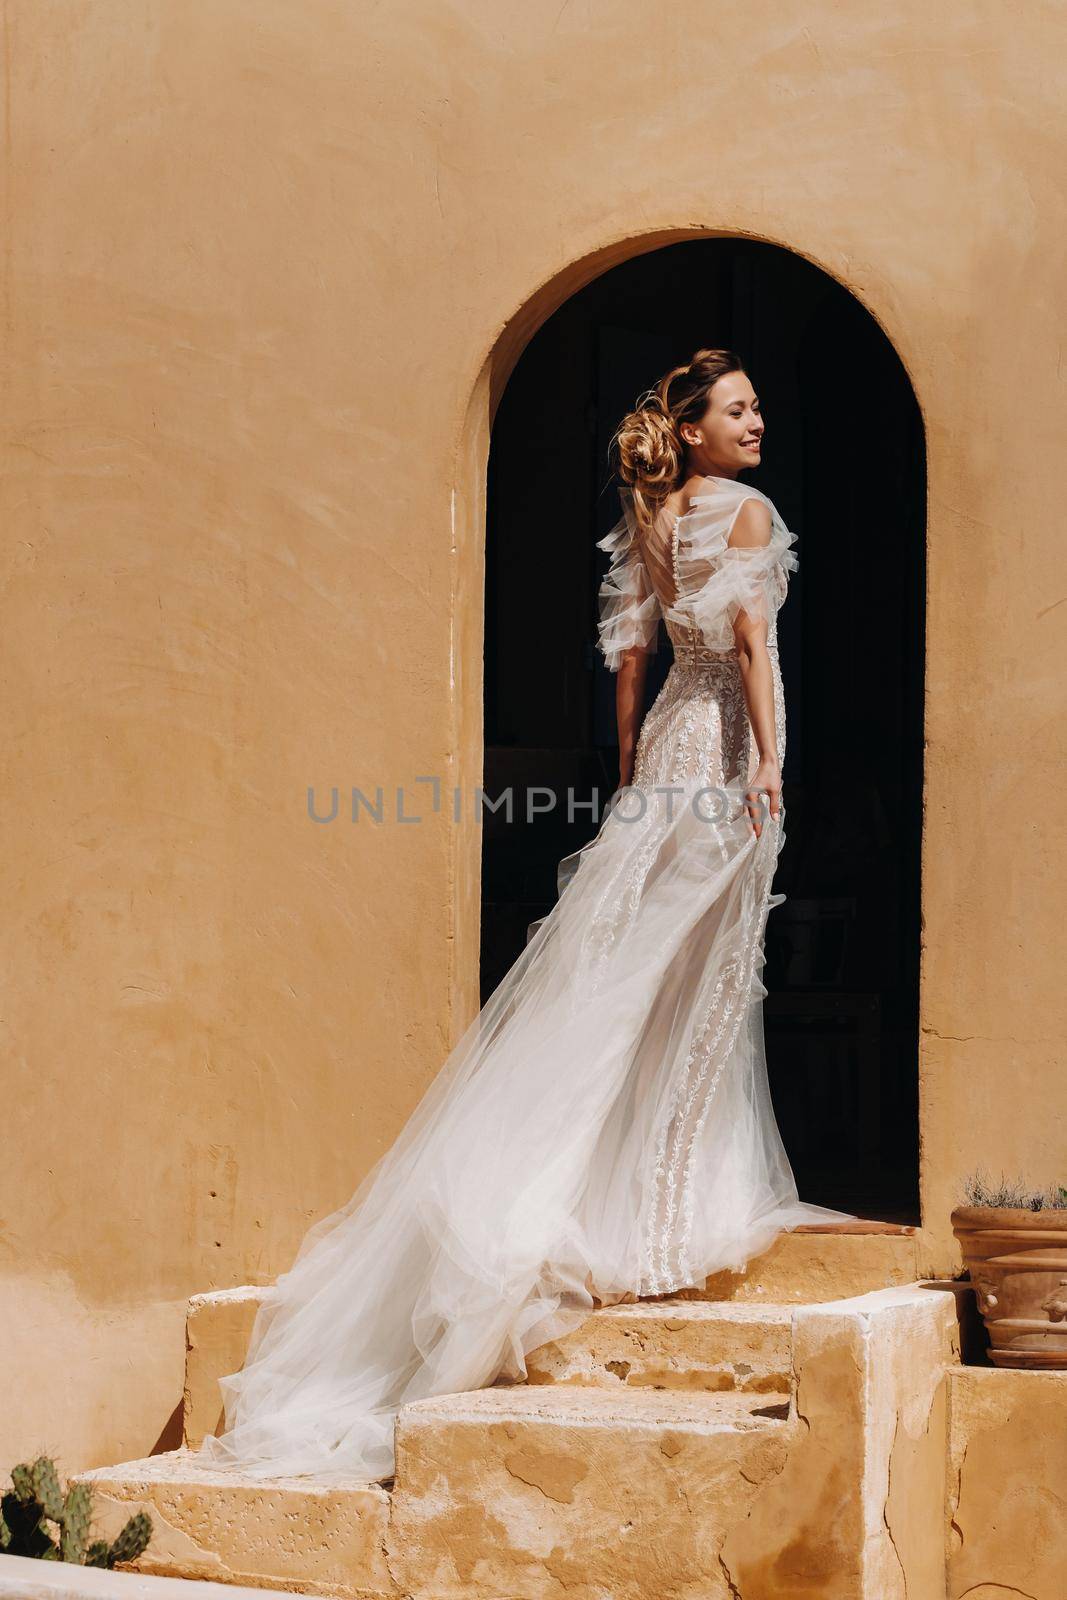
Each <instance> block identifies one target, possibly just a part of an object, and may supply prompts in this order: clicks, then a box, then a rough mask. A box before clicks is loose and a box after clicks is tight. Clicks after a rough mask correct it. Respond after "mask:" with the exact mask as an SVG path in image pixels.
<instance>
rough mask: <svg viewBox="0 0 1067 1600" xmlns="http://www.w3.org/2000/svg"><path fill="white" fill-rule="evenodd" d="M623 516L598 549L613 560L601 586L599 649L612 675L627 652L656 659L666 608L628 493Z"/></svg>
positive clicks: (599, 544)
mask: <svg viewBox="0 0 1067 1600" xmlns="http://www.w3.org/2000/svg"><path fill="white" fill-rule="evenodd" d="M621 499H622V504H623V514H622V516H621V517H620V518H619V520H618V522H617V523H616V524H615V526H614V527H613V528H611V529H610V531H609V532H608V533H606V534H605V535H604V537H603V539H598V540H597V549H598V550H606V551H607V552H608V555H609V556H610V558H611V560H610V563H609V565H608V570H607V573H606V574H605V577H604V580H603V582H602V583H601V585H600V593H599V612H600V620H599V622H598V624H597V631H598V634H599V637H598V640H597V649H598V650H599V651H600V652H601V654H602V655H603V657H604V660H605V662H606V663H607V666H608V669H609V670H610V671H611V672H618V670H619V667H620V666H621V665H622V657H623V652H624V651H626V650H632V649H634V648H637V649H640V650H643V651H644V652H645V653H646V654H647V655H654V654H655V653H656V650H657V649H658V647H659V620H660V617H661V616H662V614H663V613H662V608H661V606H660V603H659V598H658V596H657V595H656V591H655V590H654V589H653V587H652V583H651V581H650V579H649V576H648V571H647V569H646V567H645V563H644V561H643V560H642V558H641V551H640V545H639V542H638V533H637V526H636V521H635V518H634V513H633V510H632V507H631V505H630V503H629V496H628V491H626V490H623V491H621Z"/></svg>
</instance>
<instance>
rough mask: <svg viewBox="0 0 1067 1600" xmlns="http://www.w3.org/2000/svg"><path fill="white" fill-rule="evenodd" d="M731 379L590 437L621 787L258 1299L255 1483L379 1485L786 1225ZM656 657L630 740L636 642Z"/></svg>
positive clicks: (762, 555)
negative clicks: (408, 1454)
mask: <svg viewBox="0 0 1067 1600" xmlns="http://www.w3.org/2000/svg"><path fill="white" fill-rule="evenodd" d="M763 432H764V422H763V417H762V414H761V411H760V406H759V401H758V399H757V397H756V393H755V391H754V389H753V387H752V384H751V383H750V381H749V378H748V375H747V374H746V372H745V371H744V369H743V367H742V365H741V362H740V360H739V358H738V357H737V356H736V355H735V354H734V353H733V352H732V351H729V350H700V351H698V352H697V353H696V354H695V355H694V357H693V359H692V360H691V361H690V362H688V363H687V364H686V365H684V366H679V367H676V368H674V369H673V370H672V371H671V372H669V373H667V374H666V375H665V376H664V377H663V378H662V379H661V380H660V381H659V382H658V383H657V384H656V385H655V387H654V388H652V389H651V390H649V391H648V393H647V394H646V395H645V396H643V397H642V399H641V400H640V401H639V402H638V404H637V407H636V409H635V410H634V411H632V412H630V413H629V414H628V415H627V416H626V417H625V418H624V419H623V421H622V423H621V425H620V427H619V429H618V431H617V433H616V436H615V440H614V444H615V446H616V450H617V461H618V473H619V476H620V478H621V480H622V483H623V485H624V487H623V489H622V491H621V501H622V511H623V514H622V516H621V517H620V519H619V521H618V522H617V523H616V524H615V526H614V527H613V528H612V529H611V531H610V532H609V533H608V534H607V535H606V537H605V538H603V539H602V540H601V541H600V548H601V549H603V550H605V551H607V552H608V554H609V557H610V566H609V570H608V572H607V575H606V577H605V579H604V581H603V584H602V586H601V590H600V599H599V605H600V614H599V648H600V649H601V651H602V652H603V655H604V657H605V660H606V662H607V665H608V667H609V668H610V669H611V670H612V671H613V672H616V673H617V680H616V702H617V711H618V724H619V754H620V774H619V776H620V787H619V789H618V790H617V791H616V793H615V794H614V795H613V796H612V802H611V804H610V805H609V807H608V808H607V810H606V812H605V815H604V818H603V820H602V822H601V825H600V828H599V831H598V832H597V834H596V836H595V838H594V839H592V840H591V841H590V842H589V843H588V844H586V845H584V846H583V847H582V849H581V850H579V851H576V852H575V853H574V855H572V856H570V857H567V858H565V860H564V861H563V862H561V863H560V884H561V892H560V896H559V899H558V901H557V903H556V905H555V906H554V907H553V909H552V911H551V912H550V913H549V914H548V916H546V917H544V918H543V919H542V920H541V921H540V922H539V923H535V924H534V925H533V929H532V933H531V937H530V940H529V942H528V944H527V946H526V948H525V950H524V951H523V952H522V954H521V955H520V956H519V957H518V959H517V960H516V962H515V964H514V965H513V966H512V968H511V969H510V971H509V972H508V973H507V974H506V976H505V977H504V979H503V980H502V981H501V983H500V985H499V987H498V988H497V989H496V991H495V992H494V993H493V994H492V995H491V996H490V998H489V999H488V1001H487V1002H486V1004H485V1005H484V1006H483V1008H482V1010H481V1011H480V1012H479V1014H478V1015H477V1016H476V1017H475V1018H474V1020H473V1021H472V1022H471V1023H470V1025H469V1027H468V1028H467V1030H466V1032H465V1033H464V1034H463V1035H462V1037H461V1038H460V1040H459V1042H458V1043H457V1044H456V1045H455V1047H454V1049H453V1050H452V1052H451V1054H450V1055H449V1056H448V1058H447V1060H446V1061H445V1062H444V1064H443V1065H442V1067H441V1069H440V1070H439V1072H438V1074H437V1076H436V1077H435V1078H434V1080H433V1081H432V1083H431V1084H430V1086H429V1088H428V1090H427V1091H426V1093H425V1095H424V1096H423V1098H422V1100H421V1102H420V1103H419V1105H418V1106H417V1107H416V1109H415V1111H414V1113H413V1114H412V1116H411V1118H410V1119H409V1121H408V1123H407V1125H406V1126H405V1127H404V1128H403V1130H402V1131H401V1133H400V1135H399V1137H398V1138H397V1140H396V1142H395V1144H394V1145H393V1146H392V1148H391V1149H389V1150H388V1151H387V1152H386V1153H385V1154H384V1155H383V1156H382V1157H381V1158H380V1159H379V1161H378V1162H377V1164H376V1165H375V1166H374V1167H373V1168H372V1169H371V1171H370V1172H369V1173H368V1174H367V1175H366V1177H365V1178H364V1179H363V1181H362V1183H361V1184H360V1186H359V1188H358V1189H357V1190H356V1192H355V1194H354V1195H353V1196H352V1198H351V1199H350V1200H349V1201H348V1203H347V1204H346V1205H345V1206H343V1207H342V1208H341V1210H339V1211H337V1212H335V1213H334V1214H333V1215H331V1216H327V1217H326V1218H324V1219H323V1220H321V1221H320V1222H318V1223H317V1224H316V1225H315V1226H314V1227H312V1228H311V1230H310V1232H309V1233H308V1234H307V1235H306V1236H305V1238H304V1240H303V1242H302V1244H301V1246H300V1249H299V1251H298V1253H297V1256H296V1259H295V1261H294V1264H293V1266H292V1267H291V1269H290V1270H289V1271H288V1272H286V1273H283V1274H282V1276H281V1277H280V1278H279V1279H278V1280H277V1283H276V1284H275V1285H274V1286H273V1287H272V1289H271V1290H270V1291H269V1292H268V1295H267V1297H266V1299H265V1300H264V1303H263V1305H262V1306H261V1308H260V1310H259V1312H258V1314H257V1317H256V1321H255V1324H254V1327H253V1330H252V1336H251V1342H250V1345H249V1349H248V1353H247V1356H246V1359H245V1363H244V1366H243V1368H242V1370H241V1371H240V1372H237V1373H234V1374H232V1375H230V1376H228V1377H225V1378H223V1379H221V1388H222V1391H223V1397H224V1402H225V1415H224V1430H223V1432H222V1433H221V1435H220V1436H219V1437H217V1438H208V1439H207V1440H205V1442H204V1444H203V1446H202V1447H201V1450H200V1452H199V1459H202V1460H203V1461H204V1462H205V1463H206V1464H211V1465H218V1464H224V1465H229V1466H235V1467H239V1468H240V1469H241V1470H242V1471H243V1472H246V1473H249V1474H252V1475H254V1476H258V1477H277V1476H282V1475H287V1474H308V1473H309V1474H314V1475H315V1476H316V1477H317V1478H331V1477H349V1478H351V1477H356V1478H366V1479H377V1478H385V1477H389V1476H390V1475H391V1474H392V1473H393V1470H394V1456H393V1424H394V1421H395V1418H396V1414H397V1412H398V1410H399V1409H400V1407H401V1406H402V1405H404V1404H405V1403H407V1402H409V1401H412V1400H416V1399H420V1398H423V1397H426V1396H429V1395H438V1394H449V1393H457V1392H460V1391H464V1390H469V1389H475V1388H481V1387H484V1386H486V1385H488V1384H490V1383H492V1382H493V1381H494V1379H497V1378H503V1379H505V1380H507V1379H522V1378H524V1377H525V1376H526V1363H525V1357H526V1355H527V1354H528V1353H529V1352H530V1351H531V1350H533V1349H534V1348H535V1347H536V1346H538V1345H541V1344H543V1343H545V1342H546V1341H547V1340H550V1339H554V1338H557V1337H559V1336H560V1335H561V1334H563V1333H566V1332H568V1331H570V1330H572V1329H574V1328H575V1327H577V1326H578V1325H579V1324H580V1323H581V1322H583V1321H584V1320H585V1319H586V1318H587V1317H588V1316H589V1314H590V1313H591V1312H592V1311H593V1310H594V1309H595V1308H596V1307H597V1306H598V1305H607V1304H612V1303H617V1302H619V1301H621V1300H627V1299H633V1298H635V1297H638V1296H655V1295H668V1294H670V1293H672V1292H674V1291H676V1290H678V1289H681V1288H683V1287H685V1286H688V1285H699V1284H702V1283H703V1282H704V1280H705V1279H706V1278H707V1277H708V1275H709V1274H711V1273H714V1272H717V1271H720V1270H721V1269H723V1268H733V1269H740V1268H742V1267H743V1266H744V1265H745V1263H746V1262H747V1261H748V1260H749V1259H750V1258H751V1257H753V1256H755V1255H758V1254H759V1253H760V1252H762V1251H764V1250H765V1249H766V1248H767V1247H768V1246H769V1245H770V1244H771V1242H772V1240H773V1239H774V1238H775V1236H776V1235H777V1234H778V1233H779V1232H780V1231H781V1230H782V1229H785V1228H792V1227H796V1226H797V1225H798V1224H799V1223H803V1222H813V1221H820V1222H826V1221H827V1220H831V1219H836V1218H840V1217H843V1216H845V1215H846V1213H842V1212H836V1211H831V1210H828V1209H826V1208H824V1207H821V1206H814V1205H809V1204H805V1203H802V1202H801V1201H800V1200H799V1199H798V1196H797V1189H796V1184H795V1181H794V1178H793V1174H792V1171H791V1169H790V1166H789V1162H788V1159H787V1157H786V1154H785V1150H784V1148H783V1146H782V1142H781V1138H780V1136H779V1132H778V1127H777V1124H776V1122H775V1118H774V1112H773V1109H772V1106H771V1101H770V1095H769V1091H768V1085H767V1068H766V1059H765V1055H764V1042H763V1018H762V1000H763V997H764V995H765V994H766V993H767V991H766V989H765V988H764V987H763V984H762V983H761V981H760V971H761V969H762V967H763V964H764V934H765V928H766V920H767V915H768V911H769V910H770V908H771V907H772V906H775V905H777V904H778V903H779V902H780V901H782V900H783V899H784V898H785V897H784V895H781V894H777V895H776V894H772V893H771V880H772V877H773V875H774V870H775V865H776V863H777V859H778V854H779V851H780V849H781V846H782V841H783V831H782V829H783V818H784V814H785V813H784V807H783V805H782V796H781V762H782V758H783V756H784V754H785V704H784V698H783V690H782V678H781V673H780V670H779V664H778V647H777V641H776V618H777V613H778V610H779V608H780V606H781V604H782V602H783V600H784V599H785V596H786V587H787V581H788V574H789V573H790V572H791V571H793V570H795V568H796V565H797V561H796V556H795V555H794V554H793V552H792V550H791V548H790V547H791V545H792V544H794V543H795V535H794V534H793V533H791V532H790V531H789V530H788V529H787V528H786V526H785V525H784V523H783V522H782V519H781V517H780V516H779V515H778V512H777V511H776V509H775V507H774V506H773V504H772V503H771V501H770V500H769V499H768V498H767V496H766V495H765V494H763V493H762V492H761V491H760V490H759V489H756V488H753V487H751V486H750V485H748V484H742V483H740V482H739V481H738V474H739V473H741V472H744V471H747V470H748V469H750V468H752V467H755V466H758V465H759V460H760V446H761V442H762V438H763ZM661 618H662V619H663V621H664V623H665V625H666V630H667V634H668V636H669V639H670V642H671V645H672V648H673V652H674V660H673V663H672V665H671V668H670V671H669V673H668V674H667V678H666V681H665V682H664V684H663V687H662V689H661V690H660V692H659V694H658V696H657V697H656V699H655V702H654V703H653V705H652V706H651V708H650V710H649V711H648V714H647V716H645V717H644V720H643V721H642V719H641V713H642V706H643V695H644V688H645V675H646V669H647V665H648V656H649V654H650V653H651V652H652V651H654V650H655V649H656V647H657V633H658V625H659V622H660V619H661Z"/></svg>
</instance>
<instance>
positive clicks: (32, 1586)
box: [0, 1556, 295, 1600]
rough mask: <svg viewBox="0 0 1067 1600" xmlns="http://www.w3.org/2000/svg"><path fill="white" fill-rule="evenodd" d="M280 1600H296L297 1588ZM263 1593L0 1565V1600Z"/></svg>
mask: <svg viewBox="0 0 1067 1600" xmlns="http://www.w3.org/2000/svg"><path fill="white" fill-rule="evenodd" d="M274 1593H275V1597H276V1600H286V1597H287V1596H288V1597H289V1600H295V1591H294V1590H292V1589H277V1590H275V1591H274ZM262 1595H263V1590H262V1589H260V1588H255V1589H248V1588H245V1587H243V1586H241V1587H238V1586H236V1585H234V1584H222V1583H198V1582H196V1581H195V1580H193V1581H191V1582H190V1581H189V1580H188V1579H185V1578H154V1577H152V1576H150V1575H149V1574H148V1573H144V1572H123V1571H121V1570H113V1571H107V1570H105V1569H104V1568H101V1567H78V1566H75V1565H74V1564H73V1563H72V1562H69V1561H31V1560H30V1559H29V1558H28V1557H26V1556H4V1557H3V1559H2V1560H0V1600H262Z"/></svg>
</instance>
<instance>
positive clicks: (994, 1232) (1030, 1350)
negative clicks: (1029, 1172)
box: [952, 1206, 1067, 1370]
mask: <svg viewBox="0 0 1067 1600" xmlns="http://www.w3.org/2000/svg"><path fill="white" fill-rule="evenodd" d="M952 1229H953V1232H954V1233H955V1235H956V1238H957V1239H958V1240H959V1242H960V1249H961V1250H962V1251H963V1262H964V1265H965V1266H966V1268H967V1270H968V1272H969V1273H970V1275H971V1282H972V1284H973V1285H974V1291H975V1294H976V1296H977V1298H978V1309H979V1311H981V1313H982V1316H983V1318H984V1319H985V1325H986V1328H987V1330H988V1332H989V1341H990V1349H989V1358H990V1360H991V1361H993V1362H995V1363H996V1365H997V1366H998V1367H1040V1368H1042V1369H1046V1370H1047V1369H1048V1368H1050V1367H1067V1211H1016V1210H1015V1209H1014V1208H1007V1207H1005V1208H1004V1209H1000V1208H998V1207H995V1206H957V1208H956V1210H955V1211H954V1212H953V1213H952Z"/></svg>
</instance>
